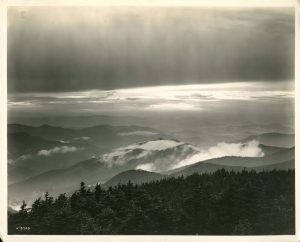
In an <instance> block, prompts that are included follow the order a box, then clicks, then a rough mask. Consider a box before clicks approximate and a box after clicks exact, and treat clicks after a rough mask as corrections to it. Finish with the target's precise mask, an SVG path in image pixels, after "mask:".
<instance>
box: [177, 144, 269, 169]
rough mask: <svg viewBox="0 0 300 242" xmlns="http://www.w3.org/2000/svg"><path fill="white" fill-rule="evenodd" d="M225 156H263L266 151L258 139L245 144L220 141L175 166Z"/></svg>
mask: <svg viewBox="0 0 300 242" xmlns="http://www.w3.org/2000/svg"><path fill="white" fill-rule="evenodd" d="M224 156H238V157H263V156H264V152H263V151H262V149H261V148H260V147H259V142H258V141H257V140H252V141H249V142H248V143H245V144H243V143H224V142H222V143H218V144H217V145H216V146H213V147H210V148H209V149H208V150H204V151H201V152H199V153H197V154H195V155H193V156H190V157H188V158H187V159H185V160H182V161H180V162H179V163H178V164H175V165H174V167H173V168H178V167H182V166H186V165H191V164H194V163H196V162H199V161H205V160H209V159H213V158H219V157H224Z"/></svg>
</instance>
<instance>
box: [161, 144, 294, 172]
mask: <svg viewBox="0 0 300 242" xmlns="http://www.w3.org/2000/svg"><path fill="white" fill-rule="evenodd" d="M294 158H295V149H294V148H290V149H285V150H282V151H279V152H276V153H273V154H271V155H269V156H265V157H221V158H215V159H210V160H206V161H200V162H197V163H195V164H192V165H188V166H184V167H180V168H177V169H174V170H169V171H168V172H167V174H169V175H175V176H178V175H184V176H186V175H191V174H193V173H200V174H202V173H213V172H215V171H216V170H218V169H225V170H227V171H236V172H238V171H242V170H255V171H262V170H272V169H280V170H287V169H294V168H295V160H294Z"/></svg>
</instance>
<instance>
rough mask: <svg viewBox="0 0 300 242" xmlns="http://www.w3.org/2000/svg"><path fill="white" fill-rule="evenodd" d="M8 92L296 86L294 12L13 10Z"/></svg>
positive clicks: (231, 10) (198, 9) (11, 14)
mask: <svg viewBox="0 0 300 242" xmlns="http://www.w3.org/2000/svg"><path fill="white" fill-rule="evenodd" d="M8 23H9V26H8V89H9V92H48V91H52V92H53V91H54V92H55V91H72V90H74V91H76V90H88V89H106V90H107V89H116V88H124V87H136V86H155V85H174V84H194V83H211V82H228V81H247V80H251V81H252V80H265V81H278V80H291V79H294V51H295V50H294V12H293V9H278V8H276V9H270V8H269V9H249V8H247V9H225V8H222V9H201V8H175V7H174V8H173V7H167V8H162V7H160V8H158V7H157V8H150V7H147V8H141V7H139V8H134V7H131V8H126V7H112V8H105V7H93V8H88V7H81V8H71V7H68V8H62V7H60V8H55V7H54V8H49V7H48V8H45V7H44V8H42V7H31V8H24V7H22V8H21V7H11V8H10V9H9V12H8Z"/></svg>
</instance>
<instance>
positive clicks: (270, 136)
mask: <svg viewBox="0 0 300 242" xmlns="http://www.w3.org/2000/svg"><path fill="white" fill-rule="evenodd" d="M250 140H257V141H259V143H260V144H263V145H267V146H274V147H284V148H291V147H294V146H295V135H294V134H284V133H275V132H273V133H264V134H260V135H252V136H249V137H247V138H245V139H243V140H241V142H247V141H250Z"/></svg>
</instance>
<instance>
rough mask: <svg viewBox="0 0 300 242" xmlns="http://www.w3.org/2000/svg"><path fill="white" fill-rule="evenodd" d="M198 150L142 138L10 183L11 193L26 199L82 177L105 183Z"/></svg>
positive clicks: (161, 165) (176, 143) (66, 185)
mask: <svg viewBox="0 0 300 242" xmlns="http://www.w3.org/2000/svg"><path fill="white" fill-rule="evenodd" d="M195 152H198V151H197V150H196V148H195V147H193V146H191V145H189V144H184V143H182V142H179V141H174V140H162V139H158V140H152V141H148V142H141V143H137V144H133V145H130V146H125V147H122V148H119V149H116V150H113V151H112V152H111V153H107V154H104V155H101V156H100V157H98V158H92V159H88V160H85V161H82V162H79V163H77V164H75V165H72V166H70V167H67V168H64V169H56V170H51V171H48V172H44V173H41V174H39V175H37V176H34V177H31V178H29V179H27V180H24V181H21V182H18V183H16V184H12V185H10V186H9V197H10V198H14V199H17V200H19V199H24V198H22V197H24V196H25V197H27V198H33V196H34V195H35V194H36V193H42V192H46V191H49V192H55V191H56V190H57V189H58V188H59V189H60V190H63V189H68V187H72V186H73V185H74V184H78V183H79V182H81V181H85V182H86V183H90V184H95V183H98V182H100V183H104V182H106V181H107V180H108V179H110V178H111V177H113V176H115V175H117V174H118V173H120V172H123V171H126V170H132V169H136V168H137V167H138V166H139V165H141V166H146V167H147V166H149V164H151V165H152V166H155V167H157V168H167V167H169V166H170V165H171V162H174V161H176V162H178V161H180V160H181V159H185V158H187V157H188V156H189V155H191V154H193V153H195ZM141 169H142V168H141ZM65 191H67V190H65Z"/></svg>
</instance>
